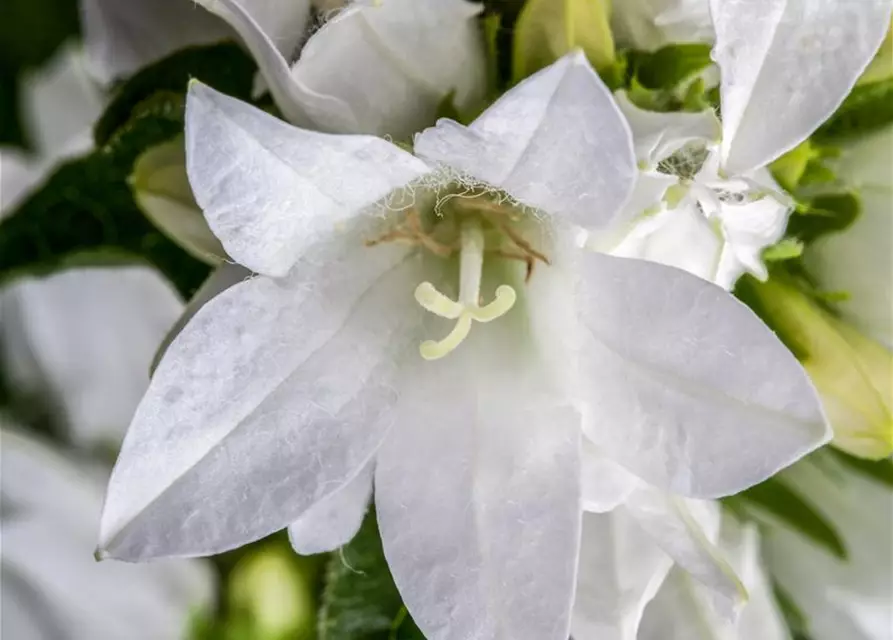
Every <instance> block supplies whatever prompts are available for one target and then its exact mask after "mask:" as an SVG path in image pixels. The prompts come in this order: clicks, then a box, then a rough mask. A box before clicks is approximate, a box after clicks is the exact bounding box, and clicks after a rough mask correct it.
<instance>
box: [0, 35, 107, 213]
mask: <svg viewBox="0 0 893 640" xmlns="http://www.w3.org/2000/svg"><path fill="white" fill-rule="evenodd" d="M102 103H103V100H102V97H101V95H100V93H99V91H98V90H97V88H96V87H95V86H93V85H92V84H91V82H90V81H89V79H88V78H87V77H86V74H85V73H84V71H83V69H82V61H81V55H80V52H79V51H78V49H77V48H75V47H74V46H71V45H67V46H64V47H62V48H60V50H59V52H58V53H56V55H55V56H53V58H52V59H51V60H50V61H49V62H48V63H47V64H46V65H45V66H44V67H42V68H41V69H39V70H38V71H36V72H35V73H34V74H31V75H29V76H26V77H25V79H24V82H23V84H22V115H23V117H24V125H25V130H26V132H27V134H28V138H29V139H30V140H31V141H32V142H33V146H34V151H33V153H28V152H25V151H22V150H20V149H12V148H2V149H0V165H2V166H0V218H2V217H3V216H4V215H5V214H7V213H9V212H10V211H11V210H12V209H13V208H14V207H15V206H16V205H18V204H19V203H20V202H21V201H22V200H23V199H24V198H25V197H26V196H27V195H28V194H29V193H30V192H31V189H32V188H33V187H34V186H35V185H37V184H38V183H39V182H40V181H41V180H42V179H43V178H44V177H45V176H46V174H47V172H48V171H49V170H50V169H52V168H53V167H54V166H55V165H56V164H58V163H59V162H61V161H62V160H64V159H66V158H69V157H72V156H76V155H79V154H81V153H84V152H86V151H88V150H89V149H90V148H91V147H92V146H93V139H92V136H91V134H90V127H91V126H92V125H93V122H94V121H95V120H96V118H97V117H99V114H100V113H101V112H102Z"/></svg>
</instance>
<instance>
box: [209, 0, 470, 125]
mask: <svg viewBox="0 0 893 640" xmlns="http://www.w3.org/2000/svg"><path fill="white" fill-rule="evenodd" d="M200 2H201V4H203V5H205V6H206V7H208V8H209V9H210V10H211V11H213V12H215V13H217V14H218V15H220V16H221V17H222V18H223V19H224V20H226V21H227V22H229V23H230V24H231V25H232V26H233V27H234V28H235V29H236V31H238V32H239V34H240V35H241V36H242V39H243V40H244V41H245V42H246V44H247V45H248V47H249V49H250V50H251V52H252V53H253V55H254V57H255V59H256V60H257V61H258V65H259V67H260V70H261V73H263V75H264V79H265V80H266V82H267V85H268V86H269V88H270V92H271V93H272V94H273V97H274V99H275V100H276V103H277V105H278V106H279V108H280V109H281V110H282V112H283V114H284V115H285V116H286V118H288V119H289V120H290V121H291V122H293V123H294V124H298V125H301V126H307V127H309V128H313V129H318V130H322V131H331V132H340V133H369V134H378V135H384V134H388V135H392V136H395V137H398V138H402V137H406V136H408V135H410V134H412V133H413V132H415V131H418V130H419V129H421V128H422V127H424V126H425V125H427V124H429V123H430V122H431V121H432V120H433V119H434V117H435V115H436V112H437V109H438V107H439V106H440V104H441V103H442V101H443V99H444V98H445V97H446V96H447V95H448V94H450V93H451V92H452V93H454V99H455V102H456V104H457V105H458V106H459V107H460V108H468V107H472V106H475V105H476V103H477V102H478V101H479V100H480V99H481V98H482V97H483V93H484V90H485V80H486V71H485V70H486V65H485V61H484V52H483V42H482V38H481V34H480V31H479V27H478V25H477V20H476V15H477V14H478V13H479V12H480V8H479V7H478V6H476V5H473V4H471V3H468V2H466V1H465V0H382V2H376V3H374V4H363V3H356V5H355V6H352V7H348V8H346V9H344V10H343V11H341V12H340V13H338V14H336V15H335V16H334V17H333V18H332V19H331V20H329V21H327V22H326V23H325V24H323V26H322V28H320V29H319V30H318V31H316V32H315V33H314V34H313V35H312V36H311V37H310V39H309V40H308V41H307V44H306V45H305V46H304V49H303V51H302V52H301V56H300V58H299V59H298V61H297V62H296V63H295V64H294V66H293V67H292V68H289V63H288V61H287V59H286V57H284V56H283V55H282V53H285V52H282V53H280V51H277V45H278V41H277V40H276V39H275V37H274V34H273V33H271V32H270V30H269V29H265V28H264V27H263V26H262V24H260V21H259V20H255V18H256V17H257V11H256V10H254V11H252V10H250V9H251V7H249V6H247V5H246V2H245V0H200ZM303 4H304V5H305V6H306V2H304V3H303Z"/></svg>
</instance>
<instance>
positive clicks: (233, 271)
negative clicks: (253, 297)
mask: <svg viewBox="0 0 893 640" xmlns="http://www.w3.org/2000/svg"><path fill="white" fill-rule="evenodd" d="M251 276H252V273H251V272H250V271H249V270H248V269H246V268H245V267H243V266H241V265H238V264H233V263H231V262H226V263H224V264H222V265H220V266H219V267H217V268H216V269H214V271H212V272H211V275H209V276H208V278H207V279H206V280H205V281H204V282H203V283H202V286H200V287H199V288H198V290H197V291H196V292H195V294H194V295H193V296H192V297H191V298H190V299H189V302H188V304H187V305H186V308H185V309H184V310H183V312H182V313H181V314H180V317H179V318H177V321H176V322H175V323H174V324H173V325H171V328H170V330H169V331H168V332H167V335H165V336H164V340H162V341H161V344H159V345H158V349H157V350H156V351H155V355H154V356H153V357H152V366H151V368H150V373H154V372H155V369H157V368H158V363H159V362H161V358H162V357H163V356H164V354H165V352H166V351H167V348H168V347H169V346H170V344H171V342H173V341H174V339H175V338H176V337H177V336H178V335H180V332H181V331H182V330H183V327H185V326H186V325H187V323H188V322H189V321H190V320H192V316H194V315H195V314H196V313H198V311H199V309H201V308H202V307H203V306H205V305H206V304H207V303H208V301H210V300H212V299H213V298H214V297H215V296H217V295H218V294H220V293H223V292H224V291H226V290H227V289H229V288H230V287H231V286H233V285H234V284H237V283H239V282H242V281H243V280H247V279H248V278H250V277H251Z"/></svg>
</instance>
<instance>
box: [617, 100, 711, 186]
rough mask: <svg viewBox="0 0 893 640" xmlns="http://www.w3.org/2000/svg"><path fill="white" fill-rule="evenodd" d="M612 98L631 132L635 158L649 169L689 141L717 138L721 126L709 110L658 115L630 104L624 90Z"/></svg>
mask: <svg viewBox="0 0 893 640" xmlns="http://www.w3.org/2000/svg"><path fill="white" fill-rule="evenodd" d="M615 98H616V100H617V106H618V107H620V111H621V112H622V113H623V115H624V116H626V120H627V122H629V127H630V129H631V130H632V132H633V143H634V145H635V151H636V159H637V160H638V161H639V162H640V163H645V164H646V165H647V167H648V168H649V169H653V168H654V167H656V166H657V163H658V162H660V161H661V160H663V159H664V158H667V157H668V156H671V155H673V154H674V153H675V152H676V151H678V150H679V149H681V148H682V147H684V146H685V145H686V144H688V143H689V142H696V141H702V142H704V143H705V144H706V143H709V142H716V141H718V140H719V138H720V135H721V131H722V129H721V128H722V125H721V124H720V122H719V118H717V117H716V114H715V113H714V112H713V109H705V110H704V111H699V112H697V113H685V112H670V113H660V112H657V111H647V110H645V109H640V108H639V107H637V106H636V105H634V104H633V103H632V102H630V99H629V98H628V97H627V95H626V92H625V91H618V92H617V93H616V94H615Z"/></svg>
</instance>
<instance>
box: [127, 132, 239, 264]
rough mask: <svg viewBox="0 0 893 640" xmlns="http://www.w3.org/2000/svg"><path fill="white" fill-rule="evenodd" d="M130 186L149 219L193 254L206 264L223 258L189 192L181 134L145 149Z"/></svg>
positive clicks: (190, 190)
mask: <svg viewBox="0 0 893 640" xmlns="http://www.w3.org/2000/svg"><path fill="white" fill-rule="evenodd" d="M130 187H131V189H132V190H133V197H134V200H135V201H136V203H137V205H138V206H139V208H140V210H142V212H143V214H145V216H146V217H147V218H149V221H150V222H152V224H154V225H155V226H156V227H158V228H159V229H160V230H161V231H162V232H163V233H164V234H165V235H166V236H168V237H169V238H170V239H171V240H173V241H174V242H176V243H177V244H178V245H180V247H182V248H183V249H185V250H186V251H187V252H189V253H190V254H191V255H192V256H194V257H195V258H198V259H199V260H202V261H203V262H207V263H208V264H219V263H220V262H221V261H223V260H224V259H225V258H226V251H224V249H223V247H222V246H221V244H220V241H219V240H218V239H217V238H216V237H215V236H214V234H213V233H212V232H211V229H209V228H208V224H207V222H205V218H204V215H202V211H201V209H200V208H199V206H198V204H196V202H195V197H194V196H193V195H192V189H191V187H190V186H189V179H188V178H187V176H186V149H185V145H184V141H183V136H180V137H178V138H175V139H174V140H171V141H170V142H165V143H164V144H160V145H158V146H155V147H151V148H149V149H147V150H146V151H144V152H143V153H142V154H141V155H140V156H139V158H137V161H136V163H135V164H134V167H133V173H132V174H131V176H130Z"/></svg>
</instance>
